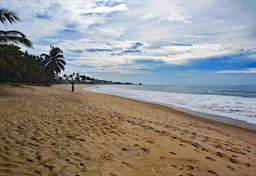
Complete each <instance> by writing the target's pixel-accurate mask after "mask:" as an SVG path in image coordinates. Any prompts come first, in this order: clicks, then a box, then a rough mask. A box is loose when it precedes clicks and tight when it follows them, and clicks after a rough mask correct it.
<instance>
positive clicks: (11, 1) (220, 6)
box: [0, 0, 256, 84]
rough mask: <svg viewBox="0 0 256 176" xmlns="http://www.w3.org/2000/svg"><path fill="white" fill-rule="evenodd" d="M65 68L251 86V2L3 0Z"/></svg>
mask: <svg viewBox="0 0 256 176" xmlns="http://www.w3.org/2000/svg"><path fill="white" fill-rule="evenodd" d="M0 7H2V8H8V9H10V10H12V11H15V12H16V13H17V15H18V16H19V17H20V19H21V22H19V23H17V24H12V25H5V26H4V27H3V28H4V29H6V30H9V29H16V30H20V31H22V32H23V33H25V34H26V35H27V37H28V38H29V39H30V40H31V41H32V42H33V46H34V49H33V50H32V49H27V48H22V49H23V50H28V51H29V52H30V53H34V54H41V53H47V52H48V51H49V49H50V45H53V46H57V47H60V48H61V49H62V50H63V51H64V55H65V60H66V62H67V65H66V69H65V72H64V73H67V74H70V73H72V72H79V73H80V74H86V75H88V76H92V77H95V78H99V79H106V80H112V81H122V82H133V83H144V84H256V1H255V0H180V1H178V0H177V1H173V0H83V1H79V0H76V1H75V0H73V1H71V0H67V1H64V0H61V1H47V0H43V1H40V0H28V1H20V0H19V1H18V0H17V1H15V0H0Z"/></svg>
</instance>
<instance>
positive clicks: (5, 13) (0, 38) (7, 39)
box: [0, 8, 32, 48]
mask: <svg viewBox="0 0 256 176" xmlns="http://www.w3.org/2000/svg"><path fill="white" fill-rule="evenodd" d="M18 21H20V19H19V17H18V16H17V15H16V14H15V13H14V12H13V11H10V10H8V9H4V8H0V22H1V23H2V24H5V23H7V22H9V23H11V24H12V23H16V22H18ZM6 43H16V44H17V43H19V44H23V45H24V46H26V47H30V48H32V42H31V41H30V40H28V39H27V37H26V36H25V35H24V34H23V33H22V32H19V31H15V30H11V31H4V30H0V44H6Z"/></svg>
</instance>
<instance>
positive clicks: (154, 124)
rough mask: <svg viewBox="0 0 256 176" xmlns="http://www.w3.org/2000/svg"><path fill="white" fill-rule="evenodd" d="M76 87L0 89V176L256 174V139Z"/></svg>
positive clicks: (247, 132)
mask: <svg viewBox="0 0 256 176" xmlns="http://www.w3.org/2000/svg"><path fill="white" fill-rule="evenodd" d="M80 88H81V87H80V86H76V90H75V93H71V91H70V90H69V89H70V86H61V85H59V86H52V87H33V86H22V87H10V86H0V175H1V176H2V175H8V176H9V175H61V176H65V175H67V176H69V175H74V176H75V175H80V176H83V175H95V176H96V175H104V176H105V175H109V176H123V175H124V176H125V175H127V176H132V175H138V176H140V175H148V176H150V175H152V176H153V175H159V176H162V175H163V176H165V175H166V176H167V175H168V176H169V175H178V176H180V175H184V176H185V175H188V176H192V175H194V176H196V175H200V176H201V175H202V176H207V175H209V176H216V175H223V176H228V175H232V176H236V175H237V176H240V175H245V176H246V175H254V174H255V173H256V132H255V131H250V130H246V129H242V128H239V127H235V126H231V125H226V124H222V123H219V122H214V121H210V120H207V119H201V118H195V117H194V116H192V115H188V114H186V113H183V112H179V111H177V110H174V109H171V108H167V107H164V106H160V105H154V104H150V103H144V102H139V101H135V100H129V99H124V98H120V97H115V96H111V95H103V94H96V93H91V92H86V91H81V90H80Z"/></svg>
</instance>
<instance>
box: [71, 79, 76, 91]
mask: <svg viewBox="0 0 256 176" xmlns="http://www.w3.org/2000/svg"><path fill="white" fill-rule="evenodd" d="M74 84H75V83H74V81H72V82H71V85H72V92H74V89H75V86H74Z"/></svg>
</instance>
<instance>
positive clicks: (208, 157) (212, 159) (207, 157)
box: [205, 156, 215, 161]
mask: <svg viewBox="0 0 256 176" xmlns="http://www.w3.org/2000/svg"><path fill="white" fill-rule="evenodd" d="M205 158H206V159H208V160H211V161H215V159H214V158H212V157H210V156H206V157H205Z"/></svg>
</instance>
